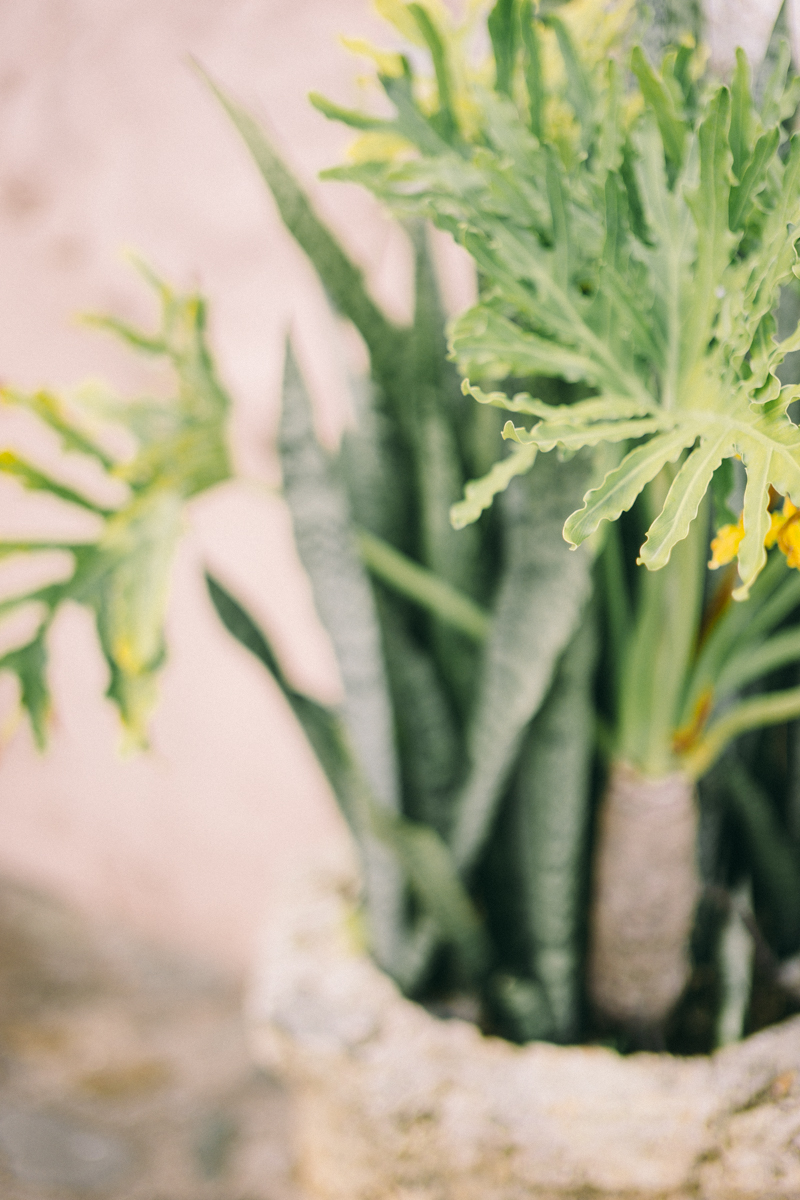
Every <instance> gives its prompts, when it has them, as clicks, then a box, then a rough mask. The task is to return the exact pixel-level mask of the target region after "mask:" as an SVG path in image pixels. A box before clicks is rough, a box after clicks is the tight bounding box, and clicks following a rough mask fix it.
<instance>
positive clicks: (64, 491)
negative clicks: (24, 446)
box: [0, 450, 110, 517]
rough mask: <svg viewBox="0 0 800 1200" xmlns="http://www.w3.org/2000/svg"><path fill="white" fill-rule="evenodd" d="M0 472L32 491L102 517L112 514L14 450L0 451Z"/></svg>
mask: <svg viewBox="0 0 800 1200" xmlns="http://www.w3.org/2000/svg"><path fill="white" fill-rule="evenodd" d="M0 474H2V475H8V476H10V477H11V478H12V479H17V480H19V482H20V483H21V484H22V486H23V487H25V488H28V489H29V490H30V491H32V492H47V493H49V495H51V496H55V497H56V498H57V499H58V500H64V501H65V502H66V503H67V504H75V505H77V507H78V508H85V509H88V511H89V512H92V513H96V514H97V515H98V516H100V517H107V516H109V515H110V510H109V509H107V508H103V507H102V505H100V504H96V503H95V502H94V500H90V499H89V497H88V496H84V495H83V494H82V493H81V492H76V491H75V489H74V488H71V487H67V486H66V485H65V484H63V483H59V482H58V480H57V479H54V478H53V476H52V475H47V474H45V472H44V471H40V470H39V469H38V467H35V466H34V465H33V463H29V462H26V460H25V459H24V458H22V457H21V456H20V455H19V454H16V453H15V452H14V451H13V450H2V451H0Z"/></svg>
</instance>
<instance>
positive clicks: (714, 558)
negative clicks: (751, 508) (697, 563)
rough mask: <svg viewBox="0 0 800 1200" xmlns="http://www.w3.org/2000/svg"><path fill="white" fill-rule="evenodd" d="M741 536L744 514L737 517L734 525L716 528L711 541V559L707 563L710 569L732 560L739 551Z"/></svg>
mask: <svg viewBox="0 0 800 1200" xmlns="http://www.w3.org/2000/svg"><path fill="white" fill-rule="evenodd" d="M743 537H744V514H742V516H740V517H739V521H738V523H737V524H736V525H723V526H722V528H721V529H718V530H717V536H716V537H715V538H714V539H713V541H712V542H711V560H710V562H709V564H708V565H709V567H710V568H711V570H712V571H716V569H717V567H724V566H726V565H727V564H728V563H729V562H733V560H734V559H735V558H736V555H737V554H738V553H739V546H740V545H741V543H742V538H743Z"/></svg>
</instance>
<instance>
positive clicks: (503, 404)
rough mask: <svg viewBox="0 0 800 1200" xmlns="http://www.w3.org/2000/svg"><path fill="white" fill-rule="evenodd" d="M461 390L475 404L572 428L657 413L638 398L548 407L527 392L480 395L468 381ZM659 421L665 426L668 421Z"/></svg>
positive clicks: (598, 398)
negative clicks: (489, 405)
mask: <svg viewBox="0 0 800 1200" xmlns="http://www.w3.org/2000/svg"><path fill="white" fill-rule="evenodd" d="M461 390H462V391H463V392H464V394H465V395H469V396H472V398H473V399H474V400H477V401H478V403H479V404H491V405H492V406H493V407H495V408H505V409H507V410H508V411H509V412H521V413H528V414H529V415H530V416H534V417H541V418H542V419H543V420H544V421H547V422H553V423H558V424H560V425H564V426H569V427H570V428H572V429H576V428H578V427H582V426H584V425H586V426H588V425H590V424H591V423H592V422H595V421H622V420H626V419H627V418H629V417H649V416H656V415H657V414H658V408H657V406H656V405H655V404H652V403H651V404H648V403H647V402H646V401H645V400H643V399H642V398H641V397H639V396H609V395H602V396H596V397H592V398H591V399H589V400H576V401H575V402H574V403H573V404H548V403H547V402H546V401H545V400H537V399H536V397H535V396H531V395H530V394H529V393H528V392H517V393H516V395H514V396H511V397H509V396H507V395H506V394H505V392H484V391H482V390H481V389H480V388H479V387H475V386H474V385H473V384H471V383H470V381H469V379H465V380H464V382H463V384H462V385H461ZM662 420H664V421H665V423H667V424H669V418H662Z"/></svg>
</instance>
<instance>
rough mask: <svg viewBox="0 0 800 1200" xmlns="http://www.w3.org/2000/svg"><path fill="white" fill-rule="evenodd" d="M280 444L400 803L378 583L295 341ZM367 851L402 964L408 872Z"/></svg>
mask: <svg viewBox="0 0 800 1200" xmlns="http://www.w3.org/2000/svg"><path fill="white" fill-rule="evenodd" d="M278 444H279V452H280V458H281V467H282V471H283V491H284V496H285V498H286V502H287V505H288V507H289V512H290V514H291V518H292V525H293V529H294V535H295V542H296V545H297V550H298V553H299V555H300V561H301V562H302V564H303V566H304V567H305V570H306V573H307V574H308V578H309V580H310V583H311V589H312V593H313V596H314V603H315V606H316V609H317V612H318V614H319V617H320V620H321V621H322V624H323V626H324V627H325V628H326V630H327V631H328V634H329V635H330V638H331V641H332V643H333V649H334V652H335V654H336V659H337V662H338V664H339V670H340V673H341V677H342V683H343V686H344V694H345V700H344V706H343V714H342V716H343V720H344V722H345V725H346V727H347V734H348V738H349V739H350V741H351V742H352V745H353V748H354V753H355V755H356V756H357V759H358V762H359V763H360V764H361V769H362V770H363V772H364V775H365V778H366V780H367V782H368V784H369V788H370V792H371V794H373V795H374V796H375V798H376V800H377V802H378V803H379V804H382V805H384V806H385V807H386V808H387V809H389V810H392V811H397V809H398V808H399V804H400V792H399V770H398V763H397V751H396V747H395V740H394V721H393V715H392V709H391V700H390V695H389V688H388V681H387V679H386V671H385V666H384V661H383V653H382V647H381V634H380V627H379V624H378V619H377V614H376V611H375V603H374V599H373V595H372V590H371V587H370V582H369V579H368V577H367V575H366V572H365V570H364V568H363V566H362V564H361V561H360V558H359V554H358V548H357V544H356V538H355V531H354V529H353V526H352V522H351V516H350V512H349V508H348V503H347V495H346V491H345V488H344V484H343V483H342V481H341V479H340V478H339V477H338V475H337V472H336V470H335V468H334V463H333V461H332V459H331V457H330V456H329V455H327V454H326V453H325V451H324V450H323V449H322V447H321V446H320V445H319V443H318V441H317V439H316V436H315V433H314V427H313V422H312V416H311V404H310V401H309V398H308V395H307V393H306V390H305V386H304V384H303V380H302V376H301V375H300V371H299V369H298V367H297V365H296V363H295V360H294V357H293V355H292V353H291V350H290V349H289V348H288V347H287V352H286V365H285V370H284V383H283V409H282V413H281V422H280V429H279V436H278ZM363 853H364V860H365V876H366V886H367V892H368V894H369V897H370V911H371V915H372V928H373V938H374V949H375V954H376V957H377V959H378V961H379V962H380V963H381V965H382V966H384V967H385V968H386V969H387V970H389V972H390V973H396V972H399V966H398V964H399V961H400V955H401V953H402V945H401V941H402V939H401V932H402V928H403V922H402V912H403V904H404V897H403V880H402V876H401V873H400V871H399V870H398V869H397V864H396V862H395V861H394V860H393V858H392V856H391V854H390V853H389V851H388V850H387V849H386V847H385V845H383V844H382V843H380V842H376V841H375V839H373V838H370V839H368V840H367V841H366V842H365V843H364V846H363Z"/></svg>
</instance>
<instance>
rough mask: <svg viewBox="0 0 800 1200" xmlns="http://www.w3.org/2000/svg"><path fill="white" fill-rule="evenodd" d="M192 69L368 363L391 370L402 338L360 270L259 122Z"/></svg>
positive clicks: (203, 74) (220, 89)
mask: <svg viewBox="0 0 800 1200" xmlns="http://www.w3.org/2000/svg"><path fill="white" fill-rule="evenodd" d="M198 70H199V71H200V74H201V77H202V78H203V79H204V80H205V82H206V83H207V84H208V86H209V88H210V89H211V91H212V92H213V94H214V95H215V96H216V98H217V99H218V100H219V102H220V104H221V105H222V107H223V109H224V110H225V112H226V113H227V114H228V116H229V117H230V119H231V121H232V122H233V124H234V125H235V127H236V129H237V130H238V132H239V134H240V135H241V137H242V139H243V140H244V143H245V145H246V146H247V149H248V150H249V151H250V154H251V155H252V157H253V159H254V161H255V164H256V166H257V167H258V170H259V171H260V173H261V175H262V177H263V179H264V182H265V183H266V185H267V187H268V188H269V190H270V192H271V194H272V196H273V198H274V200H275V204H276V205H277V208H278V212H279V213H280V216H281V219H282V221H283V223H284V225H285V226H286V228H287V229H288V230H289V232H290V233H291V234H292V236H293V237H294V239H295V240H296V241H297V243H298V245H299V246H300V248H301V249H302V250H303V251H304V252H305V253H306V254H307V255H308V257H309V258H310V260H311V262H312V264H313V267H314V270H315V271H316V273H317V275H318V276H319V278H320V280H321V282H322V285H323V287H324V288H325V291H326V292H327V294H328V296H329V297H330V299H331V302H332V303H333V305H334V307H335V308H336V309H337V310H338V311H339V312H340V313H342V315H343V316H345V317H347V318H348V319H349V320H351V321H352V322H353V324H354V325H355V327H356V329H357V330H358V331H359V333H360V334H361V336H362V337H363V338H364V341H365V342H366V344H367V347H368V349H369V352H370V357H371V359H372V363H373V367H374V368H375V369H378V370H380V369H384V370H385V371H387V372H391V370H392V369H393V367H394V365H395V359H396V357H397V353H398V343H400V342H401V341H402V334H401V331H400V330H399V329H398V328H397V327H396V326H394V325H392V324H391V322H390V321H389V320H388V319H387V318H386V317H385V316H384V315H383V313H382V312H381V310H380V309H379V308H378V306H377V304H375V302H374V301H373V300H372V299H371V297H370V296H369V294H368V292H367V289H366V286H365V284H364V277H363V274H362V272H361V271H360V270H359V268H358V267H356V266H355V264H354V263H352V262H351V261H350V259H349V258H348V256H347V255H346V254H345V252H344V250H343V249H342V248H341V246H340V245H339V243H338V242H337V240H336V239H335V238H334V236H333V234H332V233H331V232H330V230H329V229H328V228H327V226H326V225H324V224H323V222H322V221H320V219H319V217H318V216H317V215H316V213H315V212H314V209H313V207H312V206H311V203H310V201H309V199H308V197H307V196H306V195H305V193H304V192H303V190H302V188H301V187H300V186H299V184H298V183H297V181H296V180H295V178H294V176H293V175H292V174H291V172H290V171H289V170H288V169H287V167H286V166H285V165H284V163H283V162H282V160H281V159H280V158H279V157H278V155H277V154H276V153H275V151H274V149H273V148H272V145H271V144H270V141H269V139H268V138H267V135H266V134H265V133H264V130H263V129H262V128H261V126H260V125H259V124H258V123H257V122H256V121H255V120H254V118H253V117H252V116H251V115H250V113H249V112H247V110H246V109H245V108H243V107H242V106H241V105H239V104H237V103H236V101H234V100H233V99H232V97H231V96H229V95H228V94H227V92H225V91H224V90H223V89H222V88H221V87H220V86H219V85H218V84H216V83H215V82H214V81H213V80H212V79H211V78H210V76H208V75H207V74H206V73H205V72H204V71H203V70H202V68H199V67H198ZM326 115H330V116H335V117H336V118H337V119H342V114H341V113H338V112H337V113H335V114H334V113H329V114H326Z"/></svg>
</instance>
